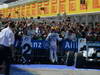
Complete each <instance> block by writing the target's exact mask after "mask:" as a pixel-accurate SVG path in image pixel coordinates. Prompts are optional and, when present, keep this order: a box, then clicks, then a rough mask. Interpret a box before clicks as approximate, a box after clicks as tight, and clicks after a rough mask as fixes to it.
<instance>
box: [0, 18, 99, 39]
mask: <svg viewBox="0 0 100 75" xmlns="http://www.w3.org/2000/svg"><path fill="white" fill-rule="evenodd" d="M38 20H39V21H34V20H32V19H27V20H26V19H24V20H17V21H11V20H1V21H0V24H2V25H3V27H6V25H7V23H8V22H10V21H11V22H14V24H15V25H16V30H15V38H16V39H19V38H20V37H22V36H23V35H28V36H31V37H32V38H33V39H34V40H45V39H46V37H47V35H48V34H49V33H50V32H51V31H52V29H54V30H56V32H57V33H58V34H59V36H60V37H61V38H63V39H64V40H66V39H70V40H75V39H77V38H86V39H87V40H100V38H99V35H100V30H99V24H97V25H96V26H95V27H93V26H91V25H85V24H80V23H76V22H74V23H72V22H71V19H70V17H68V18H66V19H63V20H60V21H56V20H54V21H53V20H52V21H50V19H49V20H46V19H43V20H42V21H41V20H40V19H38ZM3 27H1V29H2V28H3Z"/></svg>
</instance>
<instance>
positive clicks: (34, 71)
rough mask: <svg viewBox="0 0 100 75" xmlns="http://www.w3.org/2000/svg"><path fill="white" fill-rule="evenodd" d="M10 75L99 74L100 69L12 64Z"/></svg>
mask: <svg viewBox="0 0 100 75" xmlns="http://www.w3.org/2000/svg"><path fill="white" fill-rule="evenodd" d="M10 75H100V69H87V68H86V69H83V68H81V69H77V68H75V67H69V66H66V65H40V64H34V65H12V66H11V69H10Z"/></svg>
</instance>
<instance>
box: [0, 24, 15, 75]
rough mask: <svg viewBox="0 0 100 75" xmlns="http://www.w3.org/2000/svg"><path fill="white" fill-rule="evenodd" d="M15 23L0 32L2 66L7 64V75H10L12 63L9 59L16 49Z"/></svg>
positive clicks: (0, 61) (0, 62) (0, 60)
mask: <svg viewBox="0 0 100 75" xmlns="http://www.w3.org/2000/svg"><path fill="white" fill-rule="evenodd" d="M14 28H15V25H14V22H9V23H8V26H7V27H6V28H4V29H3V30H1V32H0V65H1V64H2V63H3V62H5V65H6V68H5V75H9V68H10V61H9V58H10V57H11V54H12V49H14V47H13V45H14V41H15V38H14V32H13V31H14Z"/></svg>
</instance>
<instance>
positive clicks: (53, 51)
mask: <svg viewBox="0 0 100 75" xmlns="http://www.w3.org/2000/svg"><path fill="white" fill-rule="evenodd" d="M51 29H52V31H51V32H50V33H49V34H48V36H47V38H46V40H48V41H49V45H50V60H51V61H52V63H57V61H58V57H57V41H60V40H62V38H60V37H59V34H58V33H57V32H56V30H55V29H54V28H51Z"/></svg>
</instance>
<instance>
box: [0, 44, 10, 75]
mask: <svg viewBox="0 0 100 75" xmlns="http://www.w3.org/2000/svg"><path fill="white" fill-rule="evenodd" d="M10 57H11V51H10V48H9V47H5V46H2V45H0V65H1V64H2V63H3V62H4V63H5V75H9V72H10Z"/></svg>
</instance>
